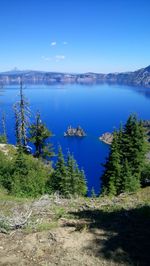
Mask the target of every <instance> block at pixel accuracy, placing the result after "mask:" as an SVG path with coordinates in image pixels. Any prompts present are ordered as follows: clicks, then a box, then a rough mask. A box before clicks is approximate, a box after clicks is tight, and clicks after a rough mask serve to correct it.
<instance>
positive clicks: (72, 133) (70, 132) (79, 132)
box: [64, 126, 86, 137]
mask: <svg viewBox="0 0 150 266" xmlns="http://www.w3.org/2000/svg"><path fill="white" fill-rule="evenodd" d="M85 136H86V133H85V131H84V130H83V129H82V128H81V127H80V126H78V127H77V128H73V127H71V126H69V127H68V128H67V131H66V132H65V133H64V137H85Z"/></svg>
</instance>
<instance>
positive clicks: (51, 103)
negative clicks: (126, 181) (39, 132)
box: [0, 85, 150, 193]
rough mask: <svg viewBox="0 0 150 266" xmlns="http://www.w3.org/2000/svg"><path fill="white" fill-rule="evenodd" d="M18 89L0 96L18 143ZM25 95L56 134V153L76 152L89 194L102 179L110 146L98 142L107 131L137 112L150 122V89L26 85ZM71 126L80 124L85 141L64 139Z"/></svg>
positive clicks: (10, 132) (10, 133)
mask: <svg viewBox="0 0 150 266" xmlns="http://www.w3.org/2000/svg"><path fill="white" fill-rule="evenodd" d="M18 89H19V88H18V87H17V86H8V87H6V88H5V90H4V91H3V93H2V95H1V97H0V109H1V110H5V112H6V117H7V128H8V137H9V141H10V142H11V143H15V137H14V123H13V122H14V114H13V110H12V105H13V104H14V103H15V102H16V101H17V99H18V97H17V94H18V91H19V90H18ZM24 93H25V95H26V97H27V98H28V99H29V102H30V106H31V110H32V114H33V117H34V113H35V112H36V111H37V110H39V111H40V112H41V117H42V120H43V121H44V122H45V123H46V124H47V126H48V128H49V129H50V130H51V131H52V132H53V133H54V134H55V136H54V137H53V138H52V142H53V143H54V146H55V151H56V152H57V146H58V144H61V146H62V148H63V151H64V153H67V150H68V148H69V150H70V151H71V152H73V154H74V156H75V158H76V159H77V161H78V164H79V165H80V166H81V167H83V168H84V170H85V173H86V176H87V181H88V188H89V191H90V190H91V188H92V187H94V188H95V191H96V192H97V193H98V192H99V190H100V176H101V174H102V171H103V168H102V166H101V164H102V163H104V161H105V158H106V156H107V155H108V151H109V147H108V146H107V145H105V144H104V143H102V142H100V141H99V139H98V138H99V136H100V135H101V134H103V133H104V132H106V131H110V132H111V131H113V129H114V128H118V127H119V124H120V121H122V122H123V123H124V122H125V121H126V119H127V118H128V116H129V114H131V113H133V112H136V113H137V114H138V116H139V117H140V118H141V119H150V89H144V88H140V89H139V88H135V87H129V86H120V85H91V86H89V85H54V86H45V85H40V86H35V85H34V86H33V85H32V86H30V85H27V86H26V88H25V90H24ZM32 119H33V118H32ZM68 125H72V126H73V127H76V126H78V125H80V126H81V127H82V128H83V129H84V130H85V131H86V133H87V137H85V138H82V139H80V138H65V137H64V136H63V133H64V131H65V130H66V129H67V127H68Z"/></svg>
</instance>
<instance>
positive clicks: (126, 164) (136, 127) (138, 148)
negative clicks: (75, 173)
mask: <svg viewBox="0 0 150 266" xmlns="http://www.w3.org/2000/svg"><path fill="white" fill-rule="evenodd" d="M145 153H146V141H145V134H144V129H143V126H142V122H141V121H138V119H137V117H136V116H135V115H130V117H129V118H128V120H127V122H126V124H125V127H124V129H122V127H121V128H120V130H119V131H118V132H115V133H114V138H113V142H112V145H111V147H110V154H109V158H108V160H107V162H106V164H105V165H104V166H105V171H104V174H103V176H102V191H103V193H106V194H113V195H115V194H120V193H121V192H124V191H135V190H136V189H138V188H139V186H140V179H141V173H142V169H143V167H144V161H145Z"/></svg>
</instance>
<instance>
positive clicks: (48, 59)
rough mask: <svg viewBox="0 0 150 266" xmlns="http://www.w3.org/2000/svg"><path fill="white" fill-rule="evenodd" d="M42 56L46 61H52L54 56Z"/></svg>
mask: <svg viewBox="0 0 150 266" xmlns="http://www.w3.org/2000/svg"><path fill="white" fill-rule="evenodd" d="M41 58H42V60H44V61H51V60H52V58H51V57H48V56H42V57H41Z"/></svg>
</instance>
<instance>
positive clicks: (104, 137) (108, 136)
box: [99, 132, 113, 145]
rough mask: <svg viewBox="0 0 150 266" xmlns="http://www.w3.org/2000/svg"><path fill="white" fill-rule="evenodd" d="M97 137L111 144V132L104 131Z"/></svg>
mask: <svg viewBox="0 0 150 266" xmlns="http://www.w3.org/2000/svg"><path fill="white" fill-rule="evenodd" d="M99 139H100V140H101V141H103V142H104V143H106V144H108V145H111V144H112V141H113V134H112V133H110V132H106V133H104V134H103V135H102V136H101V137H99Z"/></svg>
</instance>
